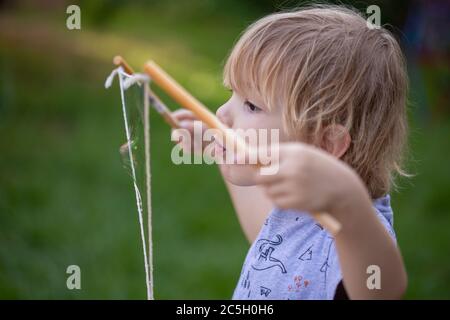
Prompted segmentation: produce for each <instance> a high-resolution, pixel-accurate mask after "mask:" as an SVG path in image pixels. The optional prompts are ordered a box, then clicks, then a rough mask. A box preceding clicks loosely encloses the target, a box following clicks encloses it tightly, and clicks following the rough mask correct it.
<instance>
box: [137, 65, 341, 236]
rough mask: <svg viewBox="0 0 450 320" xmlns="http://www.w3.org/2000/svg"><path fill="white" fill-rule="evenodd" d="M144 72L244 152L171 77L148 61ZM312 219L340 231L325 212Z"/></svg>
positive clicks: (239, 141) (235, 138) (239, 142)
mask: <svg viewBox="0 0 450 320" xmlns="http://www.w3.org/2000/svg"><path fill="white" fill-rule="evenodd" d="M144 70H145V72H146V73H147V74H148V75H149V76H150V78H152V80H153V81H154V82H155V83H156V84H157V85H158V86H160V87H161V88H162V89H163V90H164V91H165V92H166V93H167V94H168V95H169V96H171V97H172V98H173V99H174V100H175V101H176V102H178V103H179V104H180V105H182V106H183V107H185V108H186V109H189V110H191V111H192V112H193V113H194V114H195V115H196V116H197V117H198V118H199V119H200V120H202V121H203V122H205V123H206V124H207V125H208V126H209V127H210V128H215V129H219V130H220V131H221V132H222V134H223V135H224V136H225V137H226V138H227V139H228V138H231V139H233V141H235V142H236V144H237V148H238V150H241V151H242V150H243V151H245V150H246V144H245V141H244V140H243V139H242V138H240V137H239V136H237V135H232V134H231V130H227V129H228V128H227V127H226V126H225V125H224V124H223V123H222V122H220V120H219V119H218V118H217V117H216V116H215V115H214V114H213V113H212V112H211V111H209V110H208V109H207V108H206V107H205V106H204V105H203V104H202V103H201V102H200V101H198V100H197V99H195V98H194V97H193V96H192V95H191V94H190V93H189V92H187V91H186V89H184V88H183V87H182V86H181V85H179V84H178V83H177V82H176V81H175V80H174V79H173V78H172V77H170V76H169V75H168V74H167V73H166V72H165V71H164V70H163V69H162V68H161V67H159V66H158V65H157V64H156V63H155V62H153V61H149V62H147V63H146V64H145V66H144ZM312 215H313V216H314V218H315V219H316V220H317V221H318V222H319V223H320V224H321V225H322V226H324V227H325V228H327V230H328V231H329V232H330V233H331V234H332V235H333V236H335V235H336V234H337V233H338V232H339V230H340V229H341V227H342V226H341V224H340V223H339V221H337V220H336V219H335V218H334V217H333V216H331V215H330V214H329V213H326V212H320V213H319V212H316V213H313V214H312Z"/></svg>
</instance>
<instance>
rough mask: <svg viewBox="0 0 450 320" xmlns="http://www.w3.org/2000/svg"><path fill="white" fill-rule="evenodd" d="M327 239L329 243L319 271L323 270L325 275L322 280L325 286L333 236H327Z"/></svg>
mask: <svg viewBox="0 0 450 320" xmlns="http://www.w3.org/2000/svg"><path fill="white" fill-rule="evenodd" d="M328 239H330V243H329V245H328V250H327V257H326V259H325V262H324V263H323V264H322V266H321V267H320V272H323V274H324V276H325V278H324V281H325V287H326V285H327V271H328V268H329V267H330V265H329V259H330V252H331V247H332V245H333V242H334V238H332V237H328Z"/></svg>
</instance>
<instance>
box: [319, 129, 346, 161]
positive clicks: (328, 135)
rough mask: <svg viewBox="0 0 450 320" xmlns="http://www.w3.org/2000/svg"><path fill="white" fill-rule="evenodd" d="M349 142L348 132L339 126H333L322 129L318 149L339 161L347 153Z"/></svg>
mask: <svg viewBox="0 0 450 320" xmlns="http://www.w3.org/2000/svg"><path fill="white" fill-rule="evenodd" d="M351 142H352V138H351V137H350V133H349V132H348V130H347V129H346V128H345V127H344V126H342V125H340V124H333V125H329V126H327V127H325V128H324V129H323V131H322V137H321V142H320V147H321V148H322V149H324V150H325V151H327V152H328V153H330V154H332V155H333V156H335V157H336V158H338V159H339V158H341V157H342V156H343V155H344V154H345V153H346V152H347V150H348V148H349V147H350V143H351Z"/></svg>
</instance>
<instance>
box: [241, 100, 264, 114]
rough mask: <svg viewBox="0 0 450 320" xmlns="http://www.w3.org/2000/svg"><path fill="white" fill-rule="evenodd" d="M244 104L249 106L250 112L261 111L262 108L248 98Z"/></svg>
mask: <svg viewBox="0 0 450 320" xmlns="http://www.w3.org/2000/svg"><path fill="white" fill-rule="evenodd" d="M244 105H245V106H246V107H247V109H248V110H249V111H250V112H259V111H261V108H259V107H257V106H255V105H254V104H253V103H251V102H250V101H248V100H247V101H245V102H244Z"/></svg>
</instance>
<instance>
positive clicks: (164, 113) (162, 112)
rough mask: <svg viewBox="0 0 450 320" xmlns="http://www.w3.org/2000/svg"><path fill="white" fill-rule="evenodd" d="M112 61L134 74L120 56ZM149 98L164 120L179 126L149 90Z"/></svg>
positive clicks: (176, 126)
mask: <svg viewBox="0 0 450 320" xmlns="http://www.w3.org/2000/svg"><path fill="white" fill-rule="evenodd" d="M113 63H114V65H116V66H121V67H122V68H123V70H124V71H125V72H126V73H128V74H129V75H132V74H134V70H133V68H131V67H130V65H129V64H128V63H127V62H126V61H125V59H124V58H122V57H121V56H115V57H114V58H113ZM149 99H150V100H151V103H152V106H154V107H155V109H156V111H158V113H159V114H160V115H161V116H162V117H163V118H164V120H165V121H166V122H167V123H168V124H169V125H170V126H171V127H172V128H174V129H176V128H179V127H180V125H179V123H178V121H177V120H176V119H175V118H174V117H173V116H172V114H171V112H170V110H169V109H168V108H167V107H166V106H165V105H164V103H163V102H162V101H161V99H160V98H159V97H158V96H157V95H156V93H154V92H153V91H151V90H150V92H149Z"/></svg>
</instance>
